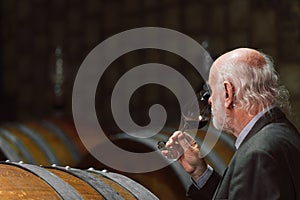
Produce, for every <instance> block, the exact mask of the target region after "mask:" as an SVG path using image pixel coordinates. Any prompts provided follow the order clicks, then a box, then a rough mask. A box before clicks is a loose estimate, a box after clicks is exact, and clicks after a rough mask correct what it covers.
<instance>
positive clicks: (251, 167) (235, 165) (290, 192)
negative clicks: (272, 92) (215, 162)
mask: <svg viewBox="0 0 300 200" xmlns="http://www.w3.org/2000/svg"><path fill="white" fill-rule="evenodd" d="M188 197H190V198H191V199H199V200H203V199H234V200H236V199H254V200H260V199H263V200H268V199H271V200H274V199H283V200H292V199H300V135H299V132H298V131H297V130H296V128H295V127H294V126H293V125H292V124H291V123H290V122H289V121H288V120H287V118H286V117H285V115H284V114H283V113H282V112H281V111H280V110H279V109H278V108H274V109H272V110H271V111H270V112H268V113H266V114H265V115H264V116H263V117H262V118H260V119H259V120H258V121H257V122H256V124H255V125H254V126H253V128H252V129H251V130H250V132H249V134H248V135H247V137H246V138H245V140H244V141H243V142H242V144H241V146H240V147H239V149H238V150H237V151H236V152H235V154H234V156H233V158H232V160H231V162H230V163H229V166H228V168H227V170H226V171H225V172H224V174H223V177H220V176H219V175H218V174H217V173H216V172H214V173H213V175H212V176H211V177H210V178H209V180H208V182H207V183H206V185H205V186H204V187H203V188H201V189H200V190H198V189H197V188H196V187H195V186H193V185H191V187H190V189H189V191H188Z"/></svg>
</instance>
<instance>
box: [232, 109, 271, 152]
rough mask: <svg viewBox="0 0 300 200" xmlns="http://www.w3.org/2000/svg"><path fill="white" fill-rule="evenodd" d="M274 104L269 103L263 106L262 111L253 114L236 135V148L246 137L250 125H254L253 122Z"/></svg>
mask: <svg viewBox="0 0 300 200" xmlns="http://www.w3.org/2000/svg"><path fill="white" fill-rule="evenodd" d="M273 107H274V106H273V105H271V106H269V107H267V108H264V109H263V110H262V111H260V112H259V113H258V114H257V115H255V116H254V117H253V118H252V119H251V120H250V122H249V123H248V124H247V125H246V126H245V127H244V128H243V130H242V131H241V132H240V134H239V135H238V137H237V139H236V141H235V147H236V149H238V148H239V147H240V145H241V144H242V142H243V141H244V139H245V138H246V136H247V135H248V133H249V132H250V130H251V129H252V127H253V126H254V124H255V123H256V122H257V121H258V120H259V118H261V117H262V116H263V115H264V114H265V113H266V112H268V111H269V110H270V109H272V108H273Z"/></svg>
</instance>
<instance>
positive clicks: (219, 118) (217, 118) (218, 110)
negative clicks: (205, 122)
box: [211, 98, 231, 131]
mask: <svg viewBox="0 0 300 200" xmlns="http://www.w3.org/2000/svg"><path fill="white" fill-rule="evenodd" d="M211 113H212V118H213V125H214V127H215V128H216V129H218V130H221V131H230V130H231V129H230V122H231V120H230V118H229V117H228V116H227V114H226V110H225V107H224V106H222V104H221V101H220V99H219V98H218V99H216V101H215V102H214V103H213V104H212V107H211Z"/></svg>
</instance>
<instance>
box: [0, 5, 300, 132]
mask: <svg viewBox="0 0 300 200" xmlns="http://www.w3.org/2000/svg"><path fill="white" fill-rule="evenodd" d="M0 2H1V5H0V9H1V10H0V14H1V16H0V22H1V23H0V31H1V35H0V44H1V45H0V95H1V96H0V97H1V98H0V103H1V112H0V120H1V121H3V122H4V121H16V120H27V119H41V118H45V117H47V116H50V115H52V114H53V112H54V111H55V109H56V110H57V109H61V110H62V111H63V113H64V114H65V115H66V116H68V117H71V116H72V111H71V95H72V87H73V82H74V79H75V76H76V73H77V70H78V69H79V67H80V65H81V63H82V61H83V59H84V58H85V57H86V56H87V55H88V53H89V52H90V51H91V50H92V49H93V48H94V47H95V46H96V45H98V44H99V43H101V42H102V41H103V40H105V39H106V38H108V37H110V36H112V35H114V34H116V33H119V32H121V31H125V30H127V29H131V28H137V27H144V26H158V27H165V28H170V29H174V30H177V31H180V32H182V33H185V34H187V35H188V36H190V37H192V38H193V39H195V40H196V41H198V42H199V43H202V44H204V46H206V49H207V50H208V51H209V52H210V54H211V56H212V57H213V58H216V57H217V56H219V55H221V54H223V53H224V52H226V51H229V50H231V49H233V48H236V47H252V48H256V49H259V50H262V51H263V52H265V53H267V54H269V55H271V56H272V57H273V59H274V61H275V64H276V69H277V70H278V72H279V74H280V78H281V81H282V83H283V84H285V85H286V87H287V88H288V89H289V91H290V93H291V104H292V112H293V114H292V115H290V118H291V120H292V121H293V122H294V123H296V125H297V127H298V128H299V127H300V119H299V117H300V109H299V107H300V101H299V100H300V90H299V89H300V80H299V79H300V68H299V67H300V66H299V63H300V8H299V6H300V5H299V0H288V1H286V0H185V1H175V0H130V1H129V0H128V1H124V0H123V1H122V0H118V1H112V0H84V1H83V0H82V1H80V0H21V1H19V0H1V1H0ZM58 46H61V47H62V53H63V61H64V63H63V70H64V74H63V75H64V82H63V85H62V89H63V92H64V93H63V101H62V102H61V101H59V102H57V99H56V100H55V96H54V95H53V88H54V86H53V83H52V81H51V76H53V69H54V66H55V65H54V63H55V56H54V52H55V49H56V48H57V47H58ZM146 62H158V63H163V64H167V65H170V66H173V67H175V68H177V69H178V70H179V71H181V72H182V73H184V75H185V76H186V77H187V78H188V79H189V80H190V82H191V84H192V85H193V87H194V88H195V90H198V89H199V88H200V86H201V84H202V79H201V77H197V76H196V75H195V73H194V71H193V69H192V66H189V64H188V63H186V62H185V61H184V60H182V59H180V58H178V56H176V55H173V54H171V53H167V52H163V51H159V50H141V51H135V52H131V53H128V54H126V55H124V56H122V57H121V58H119V59H118V60H116V61H115V62H114V63H113V64H112V65H111V66H110V68H109V69H108V71H107V72H106V74H105V76H104V77H102V79H101V82H100V83H99V86H101V89H100V87H99V89H98V94H97V96H96V102H97V105H96V107H97V111H98V115H99V116H102V117H99V118H100V121H101V123H102V124H104V125H105V126H106V127H108V128H114V127H115V124H114V122H113V119H112V118H111V114H110V110H109V109H108V108H109V101H110V93H111V90H112V89H113V86H114V84H115V82H116V81H117V80H118V78H119V77H121V76H122V74H123V73H124V72H126V71H127V70H129V69H130V68H132V67H134V66H136V65H140V64H143V63H146ZM157 102H159V103H161V104H163V105H167V110H168V112H169V117H168V123H169V124H176V123H177V122H178V120H179V108H178V102H177V101H176V98H175V97H174V96H173V95H172V93H170V91H168V90H167V89H166V88H163V87H158V86H156V85H152V86H145V87H143V88H141V89H140V90H139V91H137V92H136V93H135V94H134V96H133V98H132V102H131V105H130V108H131V111H132V116H133V119H134V120H135V121H136V122H137V123H139V124H147V122H149V121H148V120H149V119H148V118H147V117H145V116H147V110H148V108H149V106H150V105H151V104H153V103H157Z"/></svg>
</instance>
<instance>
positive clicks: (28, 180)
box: [0, 162, 158, 200]
mask: <svg viewBox="0 0 300 200" xmlns="http://www.w3.org/2000/svg"><path fill="white" fill-rule="evenodd" d="M0 182H1V184H0V191H1V192H0V199H4V200H5V199H47V200H48V199H66V200H71V199H74V200H81V199H88V200H90V199H95V200H96V199H106V200H121V199H126V200H127V199H128V200H132V199H141V200H157V199H158V198H157V197H156V196H155V195H154V194H153V193H151V192H150V191H149V190H148V189H146V188H145V187H144V186H142V185H141V184H139V183H137V182H135V181H133V180H132V179H130V178H128V177H126V176H123V175H121V174H117V173H113V172H108V171H97V170H94V169H88V170H80V169H75V168H70V167H58V166H55V165H53V166H52V167H41V166H36V165H31V164H24V163H21V162H19V163H15V162H1V163H0Z"/></svg>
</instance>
